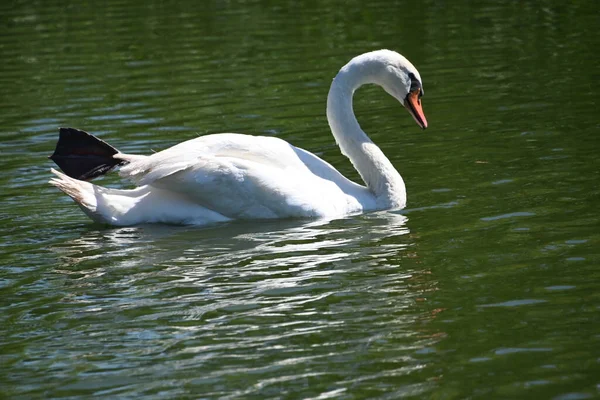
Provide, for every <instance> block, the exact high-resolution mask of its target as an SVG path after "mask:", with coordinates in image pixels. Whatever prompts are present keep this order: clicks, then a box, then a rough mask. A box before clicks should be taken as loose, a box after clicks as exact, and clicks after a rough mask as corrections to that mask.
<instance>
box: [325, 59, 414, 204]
mask: <svg viewBox="0 0 600 400" xmlns="http://www.w3.org/2000/svg"><path fill="white" fill-rule="evenodd" d="M369 67H372V66H369V65H364V64H353V63H351V64H348V65H346V66H345V67H344V68H342V69H341V70H340V72H339V73H338V75H337V76H336V77H335V79H334V80H333V83H332V84H331V88H330V89H329V95H328V96H327V120H328V121H329V126H330V127H331V132H332V133H333V136H334V137H335V140H336V142H337V144H338V145H339V147H340V149H341V151H342V154H344V155H345V156H346V157H348V158H349V159H350V161H351V162H352V165H354V168H355V169H356V170H357V171H358V173H359V174H360V176H361V178H362V179H363V181H364V182H365V184H366V185H367V187H368V188H369V190H370V191H371V192H372V193H373V194H374V195H375V197H376V198H377V203H378V204H379V205H381V206H382V207H385V208H395V207H404V206H405V204H406V187H405V186H404V181H403V180H402V177H401V176H400V174H399V173H398V171H396V169H395V168H394V166H393V165H392V163H391V162H390V160H388V158H387V157H386V156H385V155H384V154H383V152H382V151H381V149H380V148H379V147H377V145H376V144H375V143H373V142H372V141H371V139H369V137H368V136H367V134H366V133H365V132H363V130H362V129H361V128H360V125H359V124H358V121H357V120H356V117H355V116H354V111H353V109H352V96H353V95H354V92H355V90H356V89H358V88H359V87H360V86H362V85H364V84H367V83H375V84H380V83H379V82H377V79H376V75H375V74H374V73H373V71H372V68H369Z"/></svg>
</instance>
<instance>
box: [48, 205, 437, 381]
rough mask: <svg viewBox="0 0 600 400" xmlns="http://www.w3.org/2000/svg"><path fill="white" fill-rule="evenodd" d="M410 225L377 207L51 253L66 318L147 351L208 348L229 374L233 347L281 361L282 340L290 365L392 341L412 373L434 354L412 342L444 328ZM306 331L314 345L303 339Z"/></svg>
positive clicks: (117, 232) (65, 247) (107, 234)
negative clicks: (60, 277) (435, 323)
mask: <svg viewBox="0 0 600 400" xmlns="http://www.w3.org/2000/svg"><path fill="white" fill-rule="evenodd" d="M407 223H408V218H407V217H406V216H405V215H402V214H398V213H395V212H377V213H369V214H364V215H358V216H351V217H347V218H343V219H335V220H318V221H311V222H307V223H302V222H300V221H297V220H291V221H290V220H276V221H268V222H265V223H262V222H261V223H250V222H240V221H238V222H232V223H228V224H225V225H218V226H213V227H209V228H192V227H175V226H165V225H144V226H139V227H135V228H117V229H115V228H110V229H90V230H88V231H87V232H85V233H84V234H83V236H82V237H80V238H74V239H72V240H69V241H66V242H64V243H63V244H62V245H60V246H55V247H54V249H53V250H54V252H55V254H56V255H57V257H58V260H59V265H60V269H59V271H58V272H59V273H61V274H64V277H65V285H64V290H65V291H66V292H67V293H70V294H71V296H70V298H69V299H68V302H69V303H71V305H70V307H71V310H72V315H69V316H68V317H65V318H73V319H78V320H79V319H81V318H82V317H85V319H81V320H82V321H86V323H87V324H90V325H88V326H89V327H86V328H85V329H86V330H90V331H94V332H102V335H107V333H106V326H107V324H108V326H111V324H112V325H114V329H117V330H119V332H125V333H124V334H125V335H128V336H130V337H131V338H132V340H133V341H134V343H140V341H139V340H138V336H140V337H142V336H143V337H145V338H154V339H152V340H153V342H149V341H148V340H146V341H145V342H144V346H147V347H149V348H152V346H154V347H155V348H161V349H162V348H164V347H165V346H167V347H168V344H169V343H176V344H177V345H176V347H174V348H173V350H170V351H171V352H173V354H171V353H169V354H170V356H172V357H177V356H179V355H182V357H184V358H185V359H189V360H190V362H193V360H194V359H193V358H189V357H190V355H192V354H196V356H198V357H200V356H201V355H202V354H206V353H207V352H209V353H210V354H212V357H216V359H219V360H223V361H222V362H223V363H224V364H219V368H215V369H214V370H211V371H210V373H209V376H210V378H211V379H213V378H214V379H226V376H227V374H228V373H229V372H228V371H229V369H228V367H227V360H231V357H232V356H234V357H238V358H237V359H238V360H248V362H249V363H250V364H249V365H248V366H247V367H248V368H252V365H254V364H256V363H263V364H265V365H268V364H270V363H273V362H275V361H274V360H273V358H272V357H269V356H268V355H265V354H267V353H268V352H269V349H273V348H278V349H279V350H278V353H277V354H278V356H277V359H276V360H279V361H280V362H282V363H287V362H289V363H302V362H303V361H301V360H302V359H304V358H305V357H310V358H311V359H314V360H316V359H318V358H321V357H322V358H324V359H325V358H331V357H332V356H333V357H334V358H338V357H342V358H344V359H347V360H353V359H356V360H360V359H361V357H364V356H365V354H367V353H370V352H378V351H381V349H382V348H385V347H386V346H389V344H390V343H391V344H394V345H392V347H391V348H390V349H388V350H386V352H388V354H389V355H390V357H392V358H393V359H396V358H397V359H400V358H401V359H402V360H403V361H402V362H403V363H404V364H405V365H406V366H405V367H403V368H402V370H401V371H402V374H404V373H405V372H407V371H410V370H413V369H414V370H416V369H419V368H422V366H423V365H424V361H423V357H427V354H428V353H425V354H424V355H423V356H421V355H415V353H414V350H415V349H419V348H424V349H426V348H430V347H431V346H432V345H434V344H435V343H436V342H437V341H439V340H440V339H441V338H442V337H443V336H441V335H440V334H439V332H438V331H436V330H435V328H432V326H431V324H427V323H425V322H427V321H429V320H431V319H433V318H435V313H434V312H432V311H431V309H430V307H427V305H426V300H425V298H426V293H427V292H431V291H433V290H436V285H437V282H435V280H434V279H433V278H432V276H431V274H430V273H429V271H427V270H425V269H424V267H423V264H422V263H421V262H420V259H419V255H418V243H417V242H418V239H419V238H418V237H416V236H415V235H414V234H412V233H411V232H410V230H409V228H408V225H407ZM90 321H91V322H90ZM94 321H96V322H94ZM114 321H118V323H116V324H115V322H114ZM153 321H158V322H153ZM314 335H317V336H314ZM109 336H110V335H109ZM315 338H321V339H322V340H321V339H318V340H317V342H315ZM109 340H116V339H109ZM118 340H119V341H121V340H122V337H121V336H119V338H118ZM307 340H308V341H313V343H315V345H314V346H309V347H306V346H304V345H298V343H306V341H307ZM407 349H410V351H408V353H407ZM183 353H185V354H183ZM250 355H252V356H250ZM299 356H302V357H299ZM249 357H250V358H249ZM261 357H267V359H264V360H260V361H257V359H260V358H261ZM279 361H277V362H279ZM240 362H241V361H240ZM242 364H244V365H245V361H244V362H242ZM251 364H252V365H251ZM239 367H240V366H239V365H238V366H236V368H239ZM232 368H233V367H232Z"/></svg>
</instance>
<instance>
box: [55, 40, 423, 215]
mask: <svg viewBox="0 0 600 400" xmlns="http://www.w3.org/2000/svg"><path fill="white" fill-rule="evenodd" d="M411 75H412V77H414V78H415V79H418V82H419V86H420V77H419V74H418V72H417V71H416V69H415V68H414V66H412V64H410V62H408V61H407V60H406V59H405V58H404V57H402V56H400V55H399V54H397V53H395V52H391V51H388V50H379V51H375V52H371V53H366V54H363V55H361V56H358V57H356V58H354V59H353V60H352V61H350V62H349V63H348V64H347V65H346V66H345V67H344V68H342V70H341V71H340V73H339V74H338V75H337V77H336V78H335V79H334V82H333V83H332V86H331V90H330V92H329V96H328V105H327V115H328V120H329V124H330V127H331V129H332V133H333V135H334V137H335V138H336V141H337V143H338V144H339V145H340V147H341V149H342V152H343V153H344V154H345V155H346V156H348V157H349V158H350V160H351V161H352V163H353V165H354V166H355V168H356V169H357V170H358V171H359V173H360V174H361V177H362V178H363V180H364V181H365V183H366V186H362V185H359V184H356V183H354V182H352V181H350V180H349V179H347V178H345V177H344V176H343V175H342V174H340V173H339V172H338V171H337V170H336V169H335V168H333V167H332V166H331V165H330V164H329V163H327V162H326V161H323V160H322V159H320V158H319V157H317V156H315V155H314V154H312V153H310V152H308V151H305V150H302V149H300V148H297V147H294V146H292V145H290V144H289V143H287V142H285V141H284V140H281V139H278V138H274V137H264V136H250V135H242V134H235V133H222V134H213V135H207V136H203V137H198V138H195V139H192V140H188V141H186V142H183V143H180V144H178V145H175V146H173V147H171V148H168V149H166V150H163V151H161V152H158V153H155V154H152V155H149V156H140V155H128V154H122V153H118V154H116V155H115V156H114V157H115V158H117V159H121V160H124V161H127V162H128V164H127V165H125V166H124V167H122V168H121V170H120V175H121V176H122V177H124V178H127V179H130V180H132V181H134V182H135V183H136V184H137V185H138V187H137V188H136V189H133V190H117V189H108V188H103V187H100V186H97V185H93V184H91V183H89V182H84V181H79V180H76V179H73V178H70V177H68V176H66V175H64V174H62V173H61V172H58V171H55V170H52V171H53V173H54V174H56V175H57V178H54V179H52V180H51V181H50V183H52V184H53V185H55V186H57V187H58V188H59V189H61V190H62V191H64V192H65V193H66V194H68V195H69V196H71V197H72V198H73V199H74V200H75V201H76V202H77V203H78V204H79V206H80V207H81V208H82V209H83V210H84V212H86V214H87V215H88V216H90V217H91V218H92V219H94V220H96V221H98V222H103V223H109V224H112V225H134V224H139V223H153V222H164V223H177V224H200V225H201V224H207V223H212V222H219V221H227V220H231V219H266V218H287V217H311V218H319V217H333V216H342V215H347V214H352V213H359V212H363V211H369V210H379V209H388V208H400V207H404V205H405V203H406V192H405V188H404V182H403V181H402V178H401V177H400V175H399V174H398V172H397V171H396V170H395V168H394V167H393V166H392V164H391V163H390V162H389V160H388V159H387V158H386V157H385V155H384V154H383V152H381V150H380V149H379V148H378V147H377V146H376V145H375V144H374V143H373V142H371V140H370V139H369V138H368V137H367V136H366V134H365V133H364V132H363V131H362V130H361V129H360V126H359V125H358V122H357V121H356V119H355V118H354V114H353V112H352V95H353V93H354V91H355V90H356V89H357V88H358V86H360V85H362V84H365V83H376V84H379V85H381V86H383V87H384V89H386V91H387V92H388V93H390V94H392V95H393V96H394V97H396V98H397V99H398V100H399V101H400V102H401V103H402V104H404V105H406V106H407V108H408V109H409V111H411V113H413V110H411V109H410V107H408V105H407V104H406V102H407V100H408V99H409V95H410V94H411V89H414V88H411V77H410V76H411ZM412 83H413V85H414V80H413V82H412ZM421 90H422V89H421ZM418 109H419V111H420V110H421V109H420V100H418ZM413 116H414V113H413ZM418 117H420V118H422V119H423V120H424V116H423V115H422V111H420V115H418ZM416 118H417V117H415V119H416ZM417 122H419V121H418V120H417ZM419 124H420V125H421V126H422V127H426V124H427V123H426V121H425V122H423V123H419Z"/></svg>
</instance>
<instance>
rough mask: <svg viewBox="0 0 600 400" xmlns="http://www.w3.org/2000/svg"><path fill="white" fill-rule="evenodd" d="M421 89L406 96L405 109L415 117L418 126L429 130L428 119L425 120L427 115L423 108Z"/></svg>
mask: <svg viewBox="0 0 600 400" xmlns="http://www.w3.org/2000/svg"><path fill="white" fill-rule="evenodd" d="M420 94H421V88H418V89H417V90H413V91H412V92H410V93H409V94H407V95H406V100H404V107H406V109H407V110H408V112H409V113H410V115H412V116H413V118H414V119H415V121H416V122H417V125H419V126H420V127H421V128H423V129H425V128H427V118H425V114H424V113H423V107H421V96H420Z"/></svg>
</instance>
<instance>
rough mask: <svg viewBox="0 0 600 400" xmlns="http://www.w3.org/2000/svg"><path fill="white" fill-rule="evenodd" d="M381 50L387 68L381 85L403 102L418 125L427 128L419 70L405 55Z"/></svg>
mask: <svg viewBox="0 0 600 400" xmlns="http://www.w3.org/2000/svg"><path fill="white" fill-rule="evenodd" d="M380 51H381V52H382V56H383V57H382V58H383V60H382V61H383V62H384V64H385V70H383V71H381V73H382V76H381V77H380V79H381V83H380V84H381V86H383V88H384V89H385V91H386V92H388V93H389V94H390V95H392V96H394V97H395V98H396V100H398V101H399V102H400V103H402V105H403V106H404V107H405V108H406V109H407V110H408V112H409V113H410V115H412V117H413V118H414V120H415V122H416V123H417V125H419V126H420V127H421V128H423V129H425V128H427V119H426V118H425V114H424V113H423V106H422V105H421V97H423V94H424V92H423V83H421V75H419V71H417V69H416V68H415V66H414V65H412V63H411V62H410V61H408V60H407V59H406V58H405V57H404V56H402V55H400V54H398V53H396V52H394V51H389V50H380ZM374 53H379V52H374Z"/></svg>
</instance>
